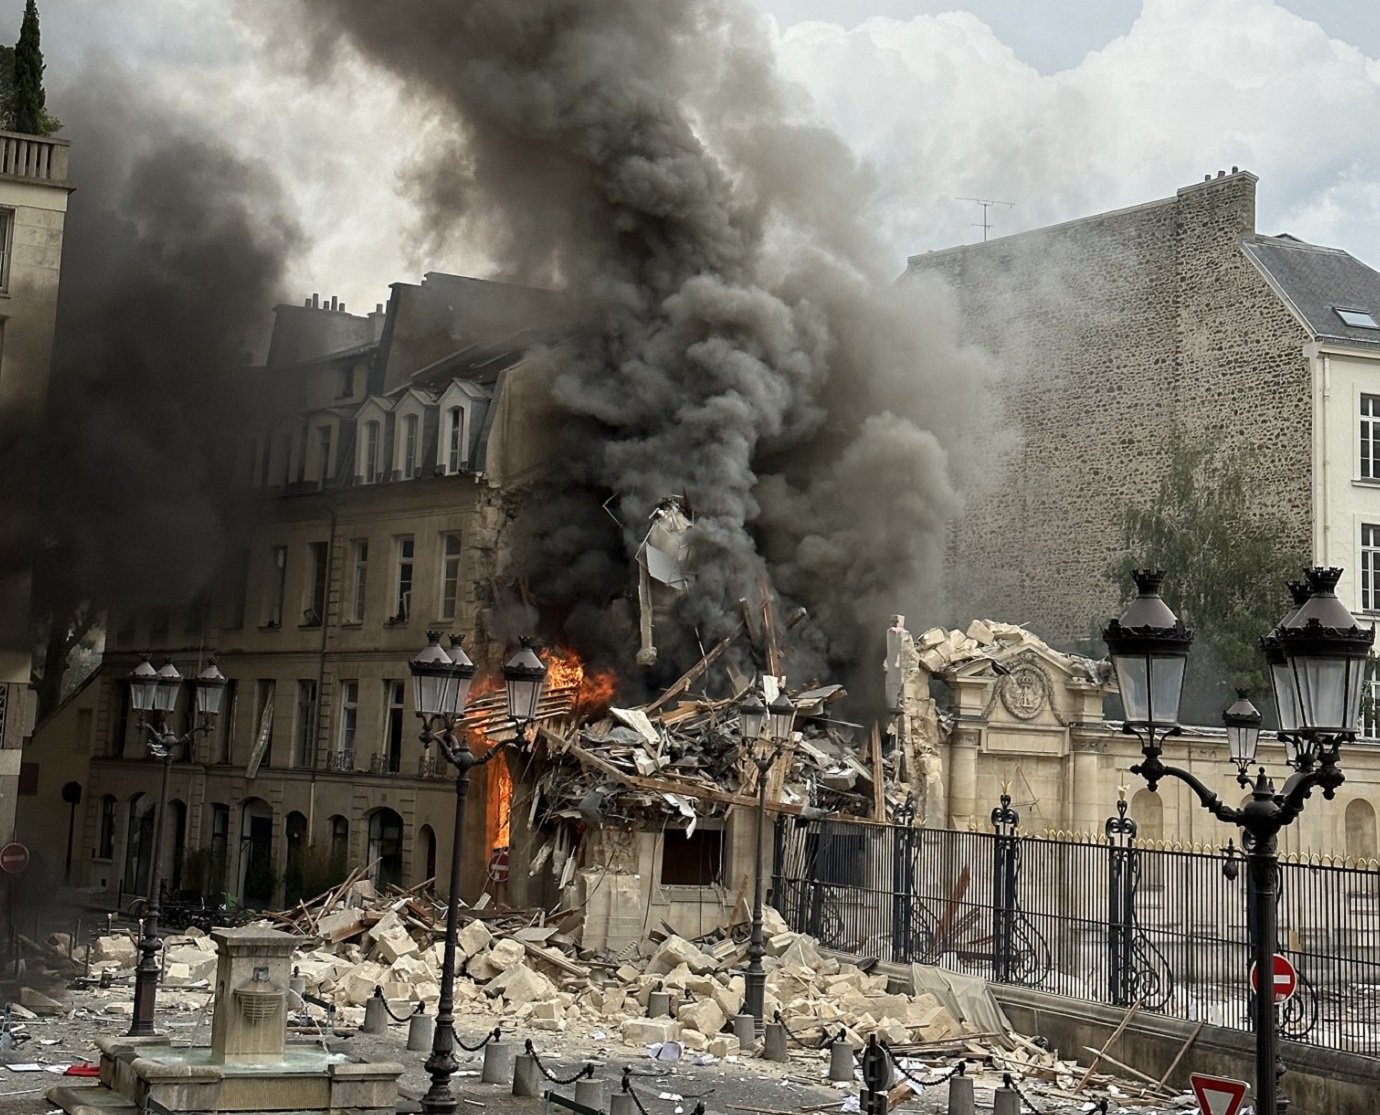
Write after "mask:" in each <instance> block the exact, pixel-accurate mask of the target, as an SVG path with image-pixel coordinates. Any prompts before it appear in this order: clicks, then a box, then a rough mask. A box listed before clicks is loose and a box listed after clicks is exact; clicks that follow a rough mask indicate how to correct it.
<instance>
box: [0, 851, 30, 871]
mask: <svg viewBox="0 0 1380 1115" xmlns="http://www.w3.org/2000/svg"><path fill="white" fill-rule="evenodd" d="M28 866H29V849H28V848H26V847H24V845H23V844H6V845H5V846H4V847H3V848H0V871H4V872H5V873H6V874H9V875H18V874H19V873H20V872H21V871H23V870H24V868H26V867H28Z"/></svg>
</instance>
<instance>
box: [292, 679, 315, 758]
mask: <svg viewBox="0 0 1380 1115" xmlns="http://www.w3.org/2000/svg"><path fill="white" fill-rule="evenodd" d="M315 741H316V682H315V681H314V680H312V679H306V680H304V681H299V682H298V683H297V731H296V733H295V735H294V737H293V741H292V743H293V754H292V765H293V766H295V767H309V766H311V765H312V750H313V747H312V745H313V743H315Z"/></svg>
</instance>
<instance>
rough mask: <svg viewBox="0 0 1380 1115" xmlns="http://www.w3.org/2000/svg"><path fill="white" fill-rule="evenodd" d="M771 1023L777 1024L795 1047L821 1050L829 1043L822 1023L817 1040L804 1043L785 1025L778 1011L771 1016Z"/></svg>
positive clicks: (803, 1040) (841, 1032)
mask: <svg viewBox="0 0 1380 1115" xmlns="http://www.w3.org/2000/svg"><path fill="white" fill-rule="evenodd" d="M772 1021H773V1022H775V1023H777V1025H779V1026H780V1027H781V1028H782V1029H783V1030H785V1031H786V1037H787V1039H788V1040H790V1041H793V1042H795V1044H796V1045H798V1046H800V1047H801V1048H803V1049H823V1048H824V1047H825V1046H826V1045H828V1044H829V1042H830V1038H829V1031H828V1030H827V1029H826V1028H825V1026H824V1024H823V1023H820V1027H819V1028H820V1031H821V1033H820V1037H819V1040H818V1041H806V1040H805V1039H804V1038H802V1037H800V1036H799V1035H798V1034H796V1033H795V1032H794V1031H792V1030H791V1028H790V1027H789V1026H787V1025H786V1020H785V1019H784V1018H782V1017H781V1012H780V1011H777V1012H776V1013H775V1014H773V1015H772ZM839 1036H840V1037H842V1036H843V1031H842V1030H840V1031H839Z"/></svg>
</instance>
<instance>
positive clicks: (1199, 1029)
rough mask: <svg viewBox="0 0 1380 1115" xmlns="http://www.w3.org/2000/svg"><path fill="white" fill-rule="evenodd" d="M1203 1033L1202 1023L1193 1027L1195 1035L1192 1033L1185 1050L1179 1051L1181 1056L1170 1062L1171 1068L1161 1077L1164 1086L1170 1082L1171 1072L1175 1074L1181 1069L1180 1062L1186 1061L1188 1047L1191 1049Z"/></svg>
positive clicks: (1184, 1045)
mask: <svg viewBox="0 0 1380 1115" xmlns="http://www.w3.org/2000/svg"><path fill="white" fill-rule="evenodd" d="M1202 1032H1203V1023H1202V1022H1201V1021H1200V1022H1199V1023H1198V1025H1196V1026H1195V1027H1193V1033H1191V1034H1189V1035H1188V1040H1187V1041H1186V1042H1184V1044H1183V1048H1182V1049H1180V1050H1179V1055H1178V1056H1177V1057H1175V1058H1174V1059H1173V1060H1172V1061H1170V1062H1169V1067H1168V1068H1167V1069H1165V1070H1164V1075H1163V1076H1161V1077H1160V1083H1161V1084H1163V1083H1164V1082H1165V1081H1166V1080H1168V1079H1169V1074H1170V1073H1171V1072H1173V1071H1174V1070H1175V1069H1176V1068H1178V1067H1179V1062H1180V1061H1182V1060H1183V1059H1184V1054H1185V1053H1187V1052H1188V1047H1189V1046H1190V1045H1192V1044H1193V1043H1194V1042H1195V1041H1197V1040H1198V1035H1199V1034H1201V1033H1202Z"/></svg>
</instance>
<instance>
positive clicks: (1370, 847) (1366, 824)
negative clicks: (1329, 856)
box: [1346, 798, 1380, 859]
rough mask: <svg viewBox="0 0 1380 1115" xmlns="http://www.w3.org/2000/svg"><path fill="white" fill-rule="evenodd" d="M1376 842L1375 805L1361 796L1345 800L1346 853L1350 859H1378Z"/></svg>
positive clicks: (1379, 855) (1378, 850)
mask: <svg viewBox="0 0 1380 1115" xmlns="http://www.w3.org/2000/svg"><path fill="white" fill-rule="evenodd" d="M1376 844H1377V841H1376V825H1375V806H1373V805H1371V803H1370V802H1368V801H1366V800H1365V799H1363V798H1356V799H1355V800H1354V801H1349V802H1347V806H1346V854H1347V855H1348V856H1350V857H1351V858H1352V859H1380V849H1378V848H1377V846H1376Z"/></svg>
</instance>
